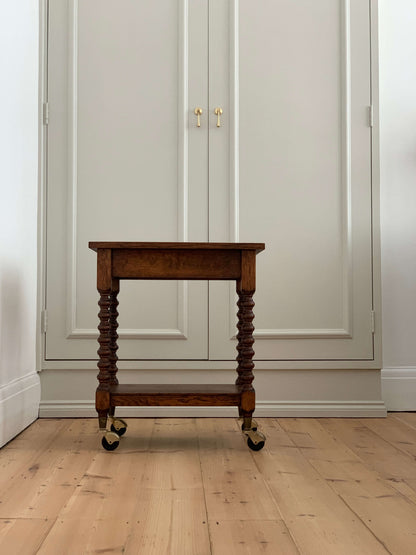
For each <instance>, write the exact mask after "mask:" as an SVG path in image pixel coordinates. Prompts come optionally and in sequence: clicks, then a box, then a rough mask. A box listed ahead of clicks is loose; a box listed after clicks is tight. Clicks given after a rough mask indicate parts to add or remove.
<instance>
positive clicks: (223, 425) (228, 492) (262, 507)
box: [197, 418, 280, 521]
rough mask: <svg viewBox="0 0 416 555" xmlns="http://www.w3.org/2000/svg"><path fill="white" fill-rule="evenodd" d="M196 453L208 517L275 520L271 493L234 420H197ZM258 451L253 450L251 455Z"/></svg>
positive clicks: (276, 516)
mask: <svg viewBox="0 0 416 555" xmlns="http://www.w3.org/2000/svg"><path fill="white" fill-rule="evenodd" d="M197 426H198V432H199V434H198V435H199V454H200V459H201V468H202V477H203V481H204V490H205V497H206V503H207V511H208V519H209V520H210V521H211V520H212V521H219V520H221V521H226V520H278V519H280V514H279V511H278V509H277V507H276V503H275V501H274V499H273V496H272V495H271V494H270V491H269V489H268V487H267V485H266V483H265V482H264V480H263V478H262V476H261V475H260V473H259V471H258V469H257V467H256V464H255V462H254V460H253V452H252V451H250V449H249V448H248V447H247V443H246V440H245V438H244V437H243V435H242V433H241V427H240V426H241V424H240V423H237V422H236V421H235V420H234V419H224V418H223V419H220V418H210V419H208V418H207V419H202V418H201V419H199V420H198V421H197ZM259 453H261V452H257V453H255V456H261V455H259Z"/></svg>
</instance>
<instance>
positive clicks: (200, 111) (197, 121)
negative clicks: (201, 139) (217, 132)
mask: <svg viewBox="0 0 416 555" xmlns="http://www.w3.org/2000/svg"><path fill="white" fill-rule="evenodd" d="M194 113H195V115H196V117H197V120H196V126H197V127H201V115H202V108H195V110H194Z"/></svg>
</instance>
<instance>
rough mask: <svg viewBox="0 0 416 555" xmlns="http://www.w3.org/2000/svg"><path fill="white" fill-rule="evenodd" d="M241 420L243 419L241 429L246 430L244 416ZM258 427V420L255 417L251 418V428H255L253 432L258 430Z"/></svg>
mask: <svg viewBox="0 0 416 555" xmlns="http://www.w3.org/2000/svg"><path fill="white" fill-rule="evenodd" d="M240 420H242V421H243V423H242V424H241V430H242V431H243V432H244V418H240ZM257 428H258V424H257V421H256V420H254V418H252V419H251V429H252V430H253V432H255V431H257Z"/></svg>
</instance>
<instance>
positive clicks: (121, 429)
mask: <svg viewBox="0 0 416 555" xmlns="http://www.w3.org/2000/svg"><path fill="white" fill-rule="evenodd" d="M111 431H112V432H115V433H116V434H117V435H118V436H120V437H121V436H123V435H124V434H125V433H126V431H127V424H126V422H124V420H121V419H120V418H117V419H115V420H114V421H113V422H112V424H111Z"/></svg>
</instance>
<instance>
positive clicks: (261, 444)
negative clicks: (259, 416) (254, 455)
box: [247, 437, 265, 451]
mask: <svg viewBox="0 0 416 555" xmlns="http://www.w3.org/2000/svg"><path fill="white" fill-rule="evenodd" d="M264 443H265V442H264V441H259V442H258V443H254V441H252V440H251V439H250V438H249V437H248V438H247V445H248V446H249V447H250V449H251V450H252V451H260V450H261V449H263V447H264Z"/></svg>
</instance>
